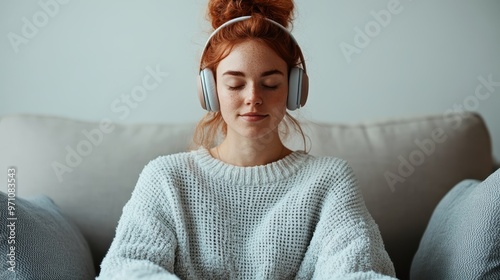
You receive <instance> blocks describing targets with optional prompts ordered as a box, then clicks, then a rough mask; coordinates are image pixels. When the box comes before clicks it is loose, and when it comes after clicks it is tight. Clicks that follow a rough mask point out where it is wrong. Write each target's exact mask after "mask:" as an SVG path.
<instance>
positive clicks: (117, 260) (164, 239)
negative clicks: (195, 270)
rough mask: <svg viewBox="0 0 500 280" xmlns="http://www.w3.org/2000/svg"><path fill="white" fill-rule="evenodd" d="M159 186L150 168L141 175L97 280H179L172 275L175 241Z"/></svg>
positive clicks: (156, 174)
mask: <svg viewBox="0 0 500 280" xmlns="http://www.w3.org/2000/svg"><path fill="white" fill-rule="evenodd" d="M161 183H162V180H161V178H158V172H155V170H153V169H152V168H151V165H149V166H146V167H145V168H144V170H143V171H142V172H141V175H140V176H139V180H138V182H137V186H136V188H135V189H134V191H133V193H132V197H131V198H130V200H129V201H128V202H127V204H126V205H125V207H124V208H123V213H122V216H121V218H120V221H119V222H118V227H117V229H116V236H115V238H114V240H113V242H112V244H111V247H110V248H109V251H108V253H107V255H106V257H105V258H104V260H103V262H102V264H101V272H100V275H99V277H97V278H96V279H97V280H112V279H117V280H121V279H148V280H149V279H155V280H156V279H157V280H160V279H161V280H167V279H179V278H178V277H177V276H175V275H174V274H173V271H174V261H175V249H176V246H177V241H176V238H175V234H174V233H175V231H174V229H173V227H172V223H171V219H170V217H169V213H168V212H169V211H165V209H166V206H165V205H166V203H167V201H166V199H165V195H164V193H163V192H162V191H161V188H160V186H159V185H161Z"/></svg>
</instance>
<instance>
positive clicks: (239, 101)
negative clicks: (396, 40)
mask: <svg viewBox="0 0 500 280" xmlns="http://www.w3.org/2000/svg"><path fill="white" fill-rule="evenodd" d="M293 8H294V5H293V2H292V1H291V0H288V1H287V0H279V1H278V0H272V1H271V0H268V1H263V0H262V1H242V0H239V1H229V0H211V1H210V2H209V14H210V16H211V18H212V25H213V27H214V28H217V29H216V32H214V33H213V35H212V36H211V37H210V39H209V41H208V43H207V45H206V48H205V50H204V52H203V55H202V61H201V65H202V67H201V68H202V71H201V73H200V101H201V103H202V106H203V107H204V108H206V109H209V110H211V112H209V113H208V114H207V116H206V117H205V118H204V119H203V120H202V121H201V122H200V124H199V125H198V127H197V131H196V133H195V138H194V140H195V141H194V142H195V143H196V144H197V145H198V148H197V149H195V150H193V151H190V152H185V153H180V154H174V155H168V156H162V157H159V158H157V159H155V160H153V161H151V162H150V163H149V164H148V165H147V166H146V167H145V168H144V170H143V171H142V173H141V175H140V177H139V180H138V183H137V186H136V188H135V190H134V192H133V194H132V197H131V199H130V201H129V202H128V203H127V204H126V206H125V207H124V209H123V215H122V217H121V218H120V221H119V225H118V227H117V231H116V236H115V239H114V240H113V243H112V245H111V247H110V249H109V251H108V254H107V255H106V257H105V259H104V260H103V262H102V265H101V268H102V269H101V274H100V276H99V277H98V279H100V280H103V279H179V278H180V279H391V277H390V276H394V268H393V265H392V262H391V260H390V259H389V257H388V255H387V253H386V251H385V249H384V245H383V242H382V239H381V237H380V233H379V231H378V227H377V225H376V224H375V222H374V221H373V219H372V217H371V216H370V214H369V213H368V211H367V209H366V207H365V205H364V202H363V199H362V196H361V194H360V191H359V189H358V188H357V183H356V180H355V178H354V174H353V172H352V170H351V168H350V167H349V166H348V164H347V163H346V162H345V161H344V160H341V159H338V158H332V157H321V158H316V157H313V156H310V155H308V154H307V153H306V152H304V151H292V150H290V149H288V148H287V147H286V146H285V145H284V144H283V142H282V140H281V139H282V137H281V136H282V135H283V134H286V133H287V132H288V131H289V128H288V127H287V126H286V125H287V124H290V123H291V124H292V125H293V126H294V127H295V129H296V130H298V131H299V132H300V133H302V132H301V130H300V126H298V123H297V122H296V121H295V120H294V119H293V118H291V116H290V115H288V114H287V112H286V110H287V107H288V108H289V109H291V110H293V109H296V108H297V107H300V106H301V105H304V104H305V100H306V98H307V75H306V74H305V71H304V70H305V69H304V70H303V69H301V67H298V66H299V65H302V67H304V65H303V60H302V58H301V52H300V48H299V46H298V45H297V44H296V42H295V41H294V39H293V37H291V35H290V34H289V33H288V32H287V31H286V29H285V27H286V26H287V25H288V23H289V22H290V21H291V16H292V13H293ZM241 16H247V17H241ZM280 131H281V132H282V133H281V134H282V135H280ZM302 136H303V134H302ZM219 139H221V141H220V142H218V140H219Z"/></svg>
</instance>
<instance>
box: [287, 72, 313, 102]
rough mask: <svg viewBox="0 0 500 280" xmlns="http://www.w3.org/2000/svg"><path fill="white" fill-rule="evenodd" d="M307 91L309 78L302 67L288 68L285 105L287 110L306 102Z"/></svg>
mask: <svg viewBox="0 0 500 280" xmlns="http://www.w3.org/2000/svg"><path fill="white" fill-rule="evenodd" d="M308 92H309V78H308V77H307V74H306V72H305V71H304V69H302V68H299V67H294V68H292V69H291V70H290V76H289V77H288V98H287V103H286V107H287V108H288V110H291V111H293V110H295V109H298V108H300V107H302V106H304V105H305V104H306V101H307V95H308Z"/></svg>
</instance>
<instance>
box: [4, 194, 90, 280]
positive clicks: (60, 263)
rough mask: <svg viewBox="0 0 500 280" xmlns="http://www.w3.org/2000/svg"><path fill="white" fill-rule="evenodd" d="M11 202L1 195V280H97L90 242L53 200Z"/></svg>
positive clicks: (19, 200)
mask: <svg viewBox="0 0 500 280" xmlns="http://www.w3.org/2000/svg"><path fill="white" fill-rule="evenodd" d="M9 194H10V193H9ZM11 195H12V194H11ZM10 202H11V203H10V205H9V204H8V195H7V194H6V193H4V192H0V207H1V209H0V213H1V226H0V252H1V257H0V259H1V271H0V279H17V280H22V279H94V278H95V269H94V266H93V262H92V256H91V253H90V249H89V246H88V244H87V241H86V240H85V238H84V237H83V235H82V234H81V233H80V231H79V230H78V228H77V227H76V226H75V225H74V224H72V223H71V222H70V221H68V220H67V219H66V218H65V217H64V216H63V215H62V213H61V212H60V210H59V208H58V207H57V206H56V205H55V204H54V202H53V201H52V200H51V199H50V198H48V197H46V196H37V197H33V198H30V199H23V198H20V197H15V200H11V201H10ZM12 203H14V204H15V205H14V204H12ZM9 206H12V207H13V208H10V209H9V208H8V207H9Z"/></svg>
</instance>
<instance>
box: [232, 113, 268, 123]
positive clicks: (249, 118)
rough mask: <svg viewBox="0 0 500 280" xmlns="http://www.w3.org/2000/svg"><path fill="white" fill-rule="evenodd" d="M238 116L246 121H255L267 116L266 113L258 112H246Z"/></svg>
mask: <svg viewBox="0 0 500 280" xmlns="http://www.w3.org/2000/svg"><path fill="white" fill-rule="evenodd" d="M239 116H240V117H241V118H242V119H244V120H246V121H248V122H256V121H260V120H263V119H265V118H267V116H268V115H266V114H260V113H246V114H241V115H239Z"/></svg>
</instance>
